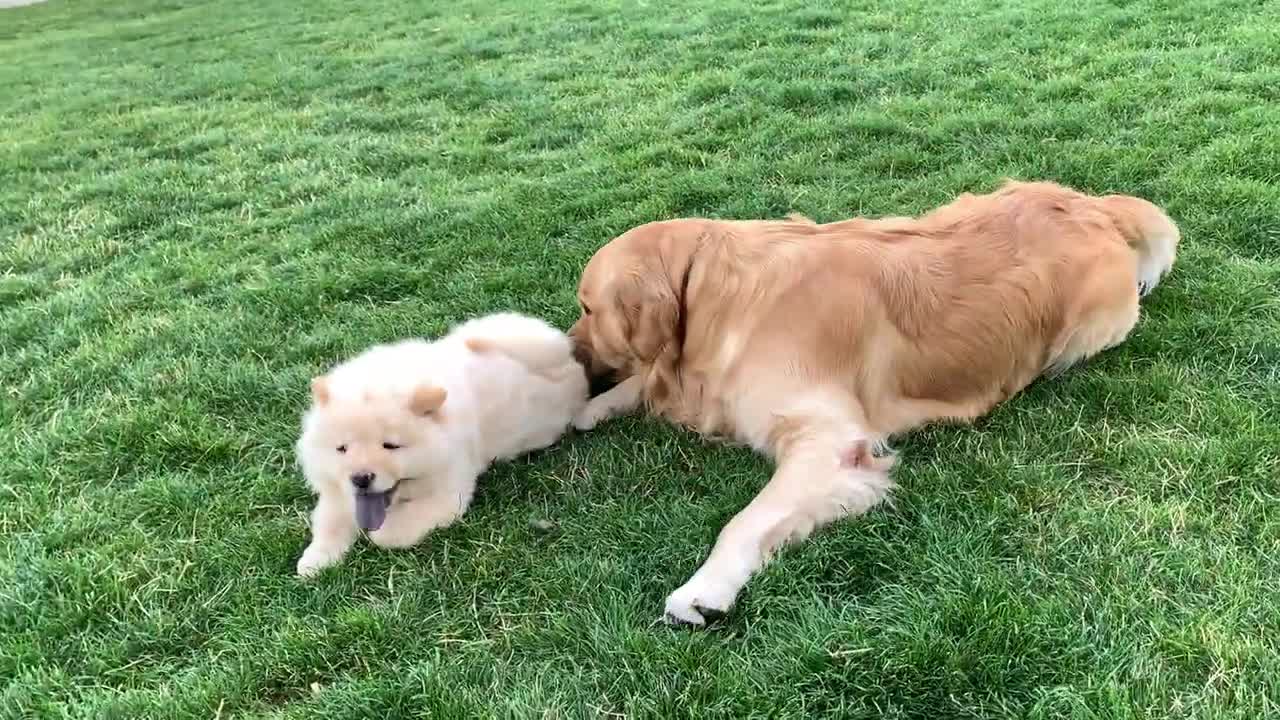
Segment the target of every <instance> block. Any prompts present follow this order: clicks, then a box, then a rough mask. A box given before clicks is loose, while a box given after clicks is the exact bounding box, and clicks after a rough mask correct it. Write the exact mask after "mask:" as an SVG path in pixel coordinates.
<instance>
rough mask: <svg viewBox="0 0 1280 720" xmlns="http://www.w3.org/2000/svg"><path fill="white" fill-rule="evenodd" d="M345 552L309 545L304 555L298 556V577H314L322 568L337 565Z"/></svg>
mask: <svg viewBox="0 0 1280 720" xmlns="http://www.w3.org/2000/svg"><path fill="white" fill-rule="evenodd" d="M344 554H346V552H345V551H344V550H340V549H336V548H326V547H320V546H317V545H308V546H307V549H306V550H304V551H303V552H302V557H300V558H298V577H301V578H308V579H309V578H313V577H315V576H316V575H319V574H320V571H321V570H324V569H325V568H327V567H332V566H333V565H337V564H338V561H340V560H342V556H343V555H344Z"/></svg>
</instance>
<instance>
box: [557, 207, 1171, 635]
mask: <svg viewBox="0 0 1280 720" xmlns="http://www.w3.org/2000/svg"><path fill="white" fill-rule="evenodd" d="M1177 242H1178V230H1177V228H1176V226H1175V225H1174V224H1173V223H1172V222H1171V221H1170V220H1169V218H1168V217H1167V216H1166V215H1165V214H1164V213H1163V212H1161V211H1160V210H1159V209H1158V208H1156V207H1155V206H1154V205H1152V204H1150V203H1148V202H1146V201H1144V200H1140V199H1137V198H1133V197H1127V196H1116V195H1113V196H1108V197H1090V196H1087V195H1084V194H1081V193H1078V192H1075V191H1073V190H1070V189H1067V188H1064V187H1061V186H1059V185H1055V184H1051V183H1009V184H1007V185H1006V186H1004V187H1003V188H1001V189H1000V190H999V191H997V192H995V193H992V194H988V195H980V196H975V195H968V194H966V195H963V196H961V197H960V198H958V199H957V200H955V201H954V202H952V203H951V204H949V205H946V206H944V207H942V208H939V209H937V210H935V211H933V212H931V213H928V214H927V215H924V216H922V217H919V218H883V219H878V220H870V219H854V220H847V221H843V222H835V223H828V224H816V223H813V222H810V221H808V220H806V219H804V218H797V217H793V218H790V219H787V220H782V221H744V222H736V221H716V220H703V219H685V220H672V221H666V222H655V223H650V224H647V225H643V226H640V227H637V228H635V229H633V230H631V231H629V232H627V233H625V234H623V235H622V236H620V237H618V238H617V239H615V240H614V241H612V242H610V243H609V244H607V245H606V246H605V247H603V248H601V249H600V250H599V251H598V252H597V253H596V254H595V256H594V257H593V258H592V259H591V261H590V263H588V265H587V267H586V269H585V270H584V272H583V275H582V280H581V284H580V287H579V300H580V302H581V304H582V316H581V318H580V319H579V320H578V321H577V323H576V324H575V325H574V326H573V328H572V330H571V331H570V335H571V336H572V337H573V338H574V340H575V343H576V346H577V351H578V354H579V358H580V359H581V360H583V361H584V363H586V364H587V365H588V367H589V372H590V373H592V374H593V375H597V376H599V375H611V376H613V377H614V378H615V379H617V380H620V381H621V382H620V384H619V385H617V386H616V387H615V388H613V389H612V390H610V391H609V392H607V393H605V394H603V395H601V396H598V397H597V398H595V399H593V400H592V402H591V403H590V404H589V405H588V407H587V408H586V409H585V410H584V411H583V412H582V414H581V415H580V416H579V418H578V421H577V424H578V425H579V426H580V427H582V428H588V427H591V426H594V425H595V424H596V423H597V422H599V421H600V420H603V419H605V418H606V417H608V416H610V415H613V414H617V413H620V412H626V411H629V410H630V409H632V408H634V407H636V406H637V405H638V404H639V403H641V402H643V403H644V404H645V405H646V406H647V407H648V408H649V409H650V410H651V411H652V412H655V413H657V414H660V415H662V416H664V417H667V418H669V419H671V420H673V421H675V422H678V423H682V424H685V425H688V426H690V427H692V428H695V429H697V430H699V431H700V432H702V433H704V434H707V435H711V436H718V437H728V438H732V439H734V440H737V441H740V442H745V443H747V444H750V445H751V446H752V447H754V448H756V449H757V450H759V451H761V452H765V453H767V454H769V455H770V456H772V457H773V458H775V460H776V461H777V463H778V468H777V472H776V474H775V475H774V477H773V479H772V480H771V481H770V482H769V484H768V485H767V486H766V487H765V488H764V489H763V490H762V491H761V493H760V495H759V496H758V497H757V498H756V499H755V500H754V501H753V502H752V503H751V505H749V506H748V507H747V508H746V509H745V510H743V511H742V513H740V514H739V515H738V516H737V517H735V518H734V519H733V520H732V521H731V522H730V523H729V524H728V525H727V526H726V527H725V528H724V530H723V531H722V532H721V534H720V538H719V540H718V541H717V543H716V546H715V548H714V549H713V550H712V553H711V555H710V557H709V558H708V559H707V562H706V563H704V565H703V566H702V567H701V568H700V569H699V570H698V572H697V573H696V574H695V575H694V576H693V577H692V578H691V579H690V581H689V582H688V583H686V584H685V585H684V586H683V587H681V588H680V589H678V590H677V591H676V592H674V593H672V595H671V596H670V597H669V598H668V600H667V607H666V610H667V615H668V617H669V618H672V619H674V620H678V621H684V622H693V623H701V622H703V621H704V620H705V619H707V618H708V616H709V615H711V616H714V615H716V614H719V613H722V612H724V611H726V610H727V609H728V608H729V607H730V605H731V604H732V603H733V600H734V598H735V597H736V595H737V593H738V591H739V590H740V589H741V587H742V585H743V584H745V582H746V581H747V579H748V578H749V577H750V575H751V574H752V573H754V572H755V571H756V570H757V569H758V568H759V567H760V566H761V565H762V564H763V563H764V562H766V561H767V559H768V557H769V555H770V554H771V553H772V551H773V550H775V549H776V547H777V546H778V545H780V544H781V543H783V542H786V541H787V540H795V539H799V538H802V537H804V536H805V535H807V534H808V533H809V532H811V531H812V530H813V529H814V528H815V527H817V526H818V525H820V524H822V523H825V522H829V521H831V520H833V519H836V518H838V517H841V516H843V515H847V514H850V513H854V512H860V511H863V510H865V509H867V508H868V507H870V506H872V505H874V504H875V503H876V502H878V501H879V500H880V499H881V498H883V496H884V495H885V493H886V492H887V491H888V490H889V488H890V487H891V482H890V480H889V478H888V472H887V470H888V468H887V463H880V462H872V461H869V458H870V456H869V455H867V454H866V452H865V443H867V442H870V443H876V442H880V441H882V440H884V439H885V438H887V437H888V436H890V435H892V434H894V433H899V432H903V431H906V430H909V429H911V428H914V427H918V426H920V425H922V424H925V423H928V422H931V421H936V420H946V419H952V420H970V419H972V418H976V417H978V416H980V415H982V414H983V413H985V412H987V411H988V410H990V409H991V408H992V407H993V406H995V405H996V404H997V403H999V402H1001V401H1002V400H1004V399H1005V398H1008V397H1009V396H1011V395H1013V394H1015V393H1017V392H1019V391H1020V390H1022V389H1023V388H1025V387H1026V386H1027V385H1028V384H1029V383H1031V382H1032V381H1033V380H1034V379H1035V378H1036V377H1038V376H1039V375H1041V374H1045V373H1051V372H1054V371H1057V370H1061V369H1063V368H1065V367H1067V366H1069V365H1071V364H1072V363H1075V362H1077V361H1080V360H1083V359H1085V358H1087V357H1089V356H1091V355H1093V354H1095V353H1097V352H1099V351H1101V350H1103V349H1105V348H1108V347H1111V346H1113V345H1115V344H1117V343H1119V342H1121V341H1122V340H1124V339H1125V337H1126V336H1127V335H1128V334H1129V332H1130V331H1131V330H1132V329H1133V326H1134V324H1135V323H1136V322H1137V320H1138V299H1139V296H1140V295H1141V294H1143V293H1145V292H1147V291H1149V290H1150V289H1151V288H1153V287H1154V286H1155V285H1156V283H1157V282H1158V281H1159V280H1160V278H1161V277H1162V276H1163V274H1164V273H1165V272H1167V271H1168V270H1169V268H1170V267H1171V266H1172V263H1173V259H1174V253H1175V249H1176V247H1177ZM851 459H852V460H851Z"/></svg>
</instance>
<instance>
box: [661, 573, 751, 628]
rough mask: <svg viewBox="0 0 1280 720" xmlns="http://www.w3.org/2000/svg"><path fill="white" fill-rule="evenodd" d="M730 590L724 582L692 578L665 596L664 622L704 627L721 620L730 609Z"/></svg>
mask: <svg viewBox="0 0 1280 720" xmlns="http://www.w3.org/2000/svg"><path fill="white" fill-rule="evenodd" d="M733 600H734V592H733V588H732V587H731V586H730V585H729V584H728V583H724V582H718V581H715V580H707V579H705V578H700V577H698V576H697V575H694V576H693V577H692V578H690V579H689V582H687V583H685V584H684V585H681V586H680V587H679V588H678V589H677V590H676V591H675V592H673V593H671V594H670V595H668V596H667V606H666V613H665V615H664V618H663V619H664V620H666V622H668V623H671V624H675V625H705V624H707V623H709V622H715V621H716V620H719V619H720V618H722V617H724V616H725V614H726V613H728V612H729V608H731V607H733Z"/></svg>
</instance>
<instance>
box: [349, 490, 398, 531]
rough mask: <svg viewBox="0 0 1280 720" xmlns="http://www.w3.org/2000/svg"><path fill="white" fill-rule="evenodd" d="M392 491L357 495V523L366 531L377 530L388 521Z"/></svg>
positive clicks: (361, 492) (363, 492)
mask: <svg viewBox="0 0 1280 720" xmlns="http://www.w3.org/2000/svg"><path fill="white" fill-rule="evenodd" d="M390 506H391V491H389V490H388V491H387V492H367V491H359V492H357V493H356V523H357V524H359V525H360V527H361V528H363V529H365V530H377V529H378V528H380V527H382V523H384V522H386V520H387V508H388V507H390Z"/></svg>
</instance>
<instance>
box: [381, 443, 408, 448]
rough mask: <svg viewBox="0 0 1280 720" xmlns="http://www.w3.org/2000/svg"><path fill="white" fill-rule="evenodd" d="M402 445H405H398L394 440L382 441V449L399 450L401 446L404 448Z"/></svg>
mask: <svg viewBox="0 0 1280 720" xmlns="http://www.w3.org/2000/svg"><path fill="white" fill-rule="evenodd" d="M402 447H404V446H403V445H397V444H395V443H393V442H384V443H382V449H383V450H399V449H400V448H402Z"/></svg>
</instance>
